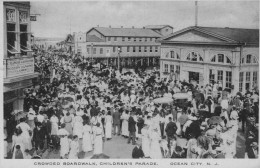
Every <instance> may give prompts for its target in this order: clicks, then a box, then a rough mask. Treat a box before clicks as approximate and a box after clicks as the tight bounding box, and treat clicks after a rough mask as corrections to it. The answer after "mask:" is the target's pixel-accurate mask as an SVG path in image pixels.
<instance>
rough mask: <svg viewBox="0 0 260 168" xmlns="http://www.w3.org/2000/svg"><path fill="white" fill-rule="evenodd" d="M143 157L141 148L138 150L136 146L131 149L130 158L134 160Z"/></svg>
mask: <svg viewBox="0 0 260 168" xmlns="http://www.w3.org/2000/svg"><path fill="white" fill-rule="evenodd" d="M143 157H144V152H143V150H142V148H141V147H140V148H138V147H137V146H136V147H135V148H134V149H133V152H132V158H134V159H139V158H143Z"/></svg>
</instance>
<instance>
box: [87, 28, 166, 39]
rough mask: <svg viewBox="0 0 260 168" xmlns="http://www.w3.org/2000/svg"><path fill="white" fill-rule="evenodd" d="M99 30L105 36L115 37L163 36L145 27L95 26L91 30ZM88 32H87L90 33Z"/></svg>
mask: <svg viewBox="0 0 260 168" xmlns="http://www.w3.org/2000/svg"><path fill="white" fill-rule="evenodd" d="M93 29H95V30H97V31H98V32H99V33H101V34H103V35H104V36H113V37H161V36H162V35H160V34H159V33H156V32H155V31H153V30H151V29H145V28H109V27H94V28H92V29H90V30H89V31H88V32H90V31H91V30H93ZM88 32H87V33H88Z"/></svg>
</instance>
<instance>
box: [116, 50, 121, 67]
mask: <svg viewBox="0 0 260 168" xmlns="http://www.w3.org/2000/svg"><path fill="white" fill-rule="evenodd" d="M117 50H118V61H117V64H118V71H120V52H121V48H119V47H118V48H117Z"/></svg>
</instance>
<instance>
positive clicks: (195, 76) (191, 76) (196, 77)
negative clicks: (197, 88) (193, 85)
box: [189, 71, 200, 83]
mask: <svg viewBox="0 0 260 168" xmlns="http://www.w3.org/2000/svg"><path fill="white" fill-rule="evenodd" d="M199 74H200V73H199V72H191V71H189V82H191V81H196V82H197V83H199V76H200V75H199Z"/></svg>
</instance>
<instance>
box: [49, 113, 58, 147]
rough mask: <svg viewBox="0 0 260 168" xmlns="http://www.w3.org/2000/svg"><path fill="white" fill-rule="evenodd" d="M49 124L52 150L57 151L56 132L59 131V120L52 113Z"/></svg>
mask: <svg viewBox="0 0 260 168" xmlns="http://www.w3.org/2000/svg"><path fill="white" fill-rule="evenodd" d="M50 122H51V138H52V142H53V145H54V148H55V149H56V150H57V149H58V139H57V138H58V137H57V135H58V130H59V126H58V123H59V119H58V117H57V116H56V114H55V113H53V115H52V116H51V118H50Z"/></svg>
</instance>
